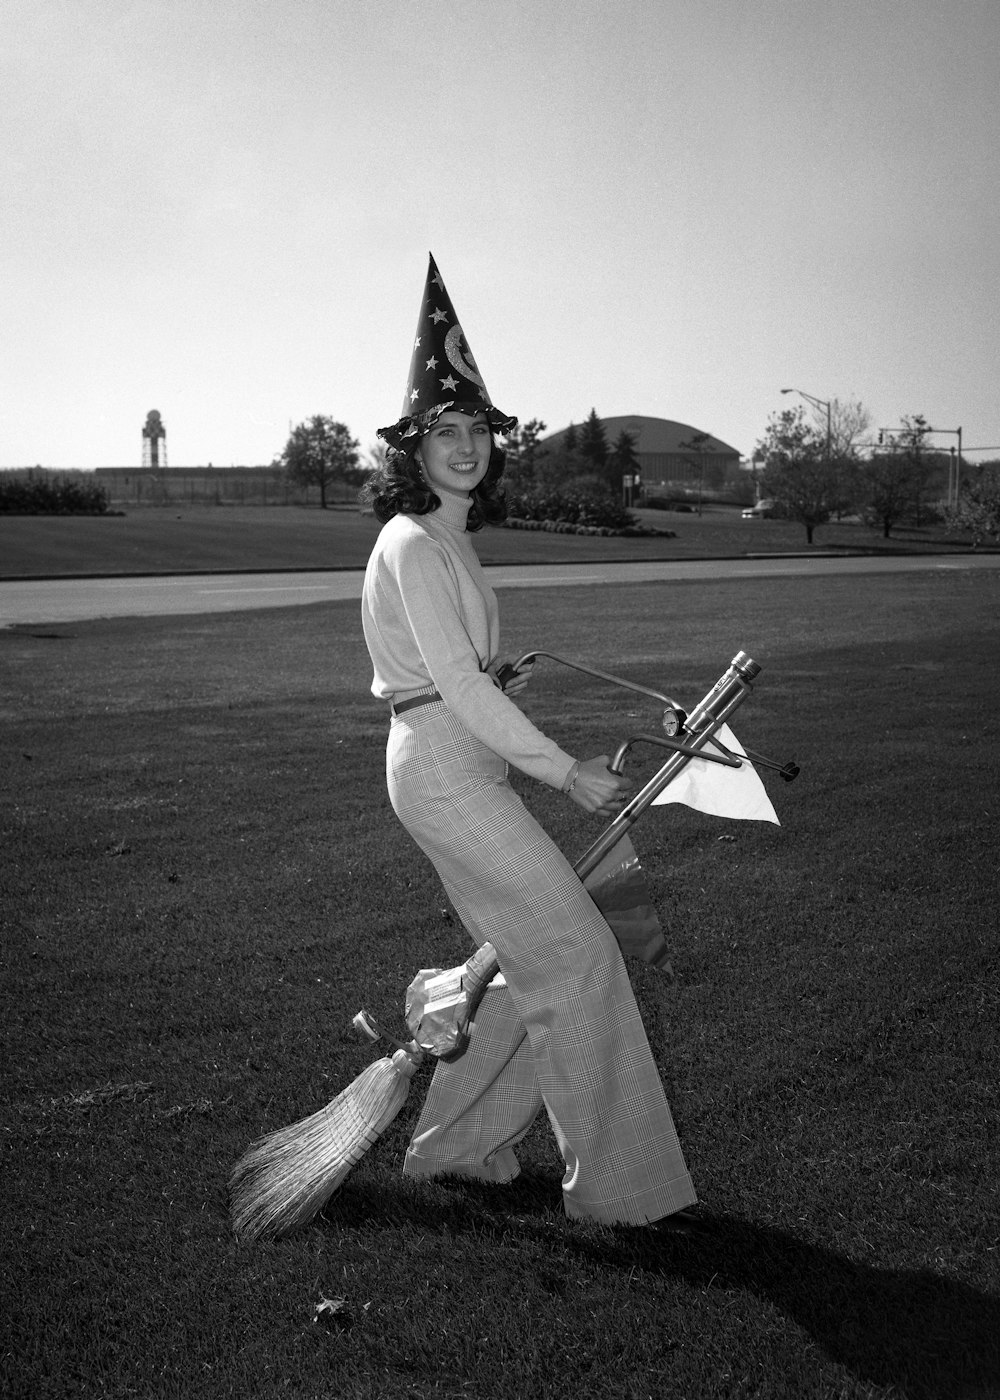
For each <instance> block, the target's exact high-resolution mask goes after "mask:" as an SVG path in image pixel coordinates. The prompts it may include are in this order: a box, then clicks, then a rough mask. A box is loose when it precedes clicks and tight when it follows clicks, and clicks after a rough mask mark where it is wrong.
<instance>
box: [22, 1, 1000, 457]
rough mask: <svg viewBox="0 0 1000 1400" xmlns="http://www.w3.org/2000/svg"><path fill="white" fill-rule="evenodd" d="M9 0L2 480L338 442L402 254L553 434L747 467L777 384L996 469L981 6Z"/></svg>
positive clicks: (409, 280)
mask: <svg viewBox="0 0 1000 1400" xmlns="http://www.w3.org/2000/svg"><path fill="white" fill-rule="evenodd" d="M3 10H4V17H3V25H2V28H0V131H2V132H3V139H2V141H0V179H2V184H0V188H2V190H3V197H2V199H0V284H2V291H0V466H3V467H12V466H23V465H33V464H36V463H37V464H41V465H43V466H50V467H85V468H89V467H94V466H129V465H138V464H139V463H140V462H141V430H142V425H143V423H144V421H145V418H146V414H147V413H148V411H149V410H150V409H153V408H155V409H157V410H158V411H159V412H160V413H161V415H162V417H163V421H164V424H165V426H166V429H167V453H168V461H169V463H170V465H172V466H187V465H199V464H205V463H208V462H212V463H213V464H215V465H216V466H229V465H233V464H250V465H256V464H262V463H266V462H270V461H271V460H272V459H273V458H274V457H275V456H277V455H278V454H279V453H280V452H281V450H282V448H283V447H284V444H285V442H286V440H287V438H288V434H289V429H290V426H291V425H294V424H296V423H299V422H302V421H303V420H305V419H307V418H309V417H311V416H312V415H314V414H327V415H329V416H331V417H333V418H335V419H337V420H339V421H341V422H344V423H346V424H347V426H348V428H349V429H350V431H351V433H352V434H353V435H354V436H355V437H356V438H357V439H358V441H359V443H360V446H361V450H362V452H365V451H367V449H369V448H370V447H371V446H372V445H373V443H374V442H375V432H376V429H377V428H378V427H379V426H381V425H383V424H387V423H392V422H393V421H395V419H396V418H397V417H398V416H399V414H400V412H401V407H402V397H403V390H404V387H405V382H406V375H407V369H408V367H409V360H410V351H411V347H412V342H413V335H414V329H415V326H416V321H417V314H418V311H419V307H420V300H421V295H422V292H423V285H424V278H425V275H426V270H427V255H428V252H433V254H434V256H435V259H436V261H437V263H438V266H439V268H440V270H441V274H442V277H443V279H444V281H445V283H446V285H447V288H448V292H449V294H450V296H451V298H452V301H453V303H454V305H455V308H456V311H457V313H458V316H459V317H460V319H461V321H462V325H463V327H464V330H465V333H466V337H467V339H468V342H469V345H470V347H471V349H472V352H473V354H474V355H475V358H476V360H477V361H478V364H479V368H480V371H481V373H482V375H483V377H484V379H485V382H486V385H487V387H488V389H489V392H490V395H491V397H492V399H493V400H494V402H495V403H497V404H498V405H499V406H500V407H501V408H502V409H503V410H504V411H505V412H507V413H512V414H516V415H518V417H520V418H521V420H522V421H526V420H528V419H531V418H539V419H542V420H543V421H544V422H545V423H546V424H547V425H548V428H549V430H550V431H555V430H557V429H559V428H562V427H565V426H566V424H567V423H569V422H571V421H573V422H577V423H578V422H580V421H582V420H583V419H584V418H585V417H586V416H587V415H588V414H589V412H590V411H591V409H592V408H593V409H596V410H597V413H598V414H599V415H600V416H601V417H612V416H617V415H620V414H647V415H651V416H654V417H662V418H671V419H676V420H679V421H680V422H683V423H686V424H690V425H692V426H693V427H695V428H696V429H697V430H700V431H705V432H709V433H711V434H712V435H713V436H715V437H717V438H720V439H721V440H722V441H724V442H726V443H727V444H729V445H730V446H733V447H735V448H737V449H738V450H739V451H740V452H741V453H743V454H747V455H748V454H749V453H750V452H752V450H753V447H754V445H755V443H756V442H757V441H758V439H759V438H760V437H761V436H762V434H763V433H764V431H765V429H766V426H767V422H768V419H769V417H770V416H771V415H772V414H774V413H777V412H780V411H781V410H782V409H784V408H787V407H789V406H790V405H791V404H792V403H793V402H803V403H805V404H808V401H807V400H802V399H799V398H797V396H782V394H781V389H782V388H786V387H791V388H795V389H797V390H802V391H804V392H805V393H806V394H808V395H810V396H811V397H812V398H814V399H820V400H824V401H825V400H829V399H834V398H836V399H839V400H841V401H845V400H852V399H856V400H860V401H861V403H862V404H863V405H864V406H865V407H866V408H867V409H868V410H869V412H870V413H871V416H872V423H873V426H874V427H893V426H897V425H898V424H899V422H900V419H901V418H902V417H903V416H904V415H912V414H923V415H924V417H925V418H926V419H927V420H928V421H929V422H930V423H931V424H932V425H933V426H934V427H937V428H941V429H945V430H954V429H955V428H957V427H959V426H960V427H961V428H962V429H963V447H965V448H966V449H976V448H978V447H989V448H995V449H997V450H995V451H994V452H993V454H992V455H994V456H997V455H1000V314H998V307H1000V236H998V221H997V191H998V189H1000V169H998V165H1000V103H998V102H997V101H996V73H997V61H998V57H1000V5H998V4H997V0H835V2H834V3H831V0H530V2H529V0H520V2H519V3H511V0H465V3H463V4H458V3H455V0H436V2H435V3H430V2H429V0H378V3H374V2H373V0H363V3H349V0H136V3H130V0H5V3H4V7H3ZM955 441H956V439H955V437H954V436H953V435H952V436H948V435H944V436H941V437H939V438H938V439H937V442H938V443H939V444H940V445H941V446H942V447H947V446H949V445H952V444H954V443H955ZM985 455H987V454H985V453H984V454H980V459H982V457H983V456H985ZM972 459H973V460H976V457H975V453H974V452H973V457H972Z"/></svg>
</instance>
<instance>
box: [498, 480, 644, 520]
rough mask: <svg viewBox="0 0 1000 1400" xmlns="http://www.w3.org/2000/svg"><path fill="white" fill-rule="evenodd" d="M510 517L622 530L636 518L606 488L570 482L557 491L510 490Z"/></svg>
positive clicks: (508, 498)
mask: <svg viewBox="0 0 1000 1400" xmlns="http://www.w3.org/2000/svg"><path fill="white" fill-rule="evenodd" d="M507 508H508V514H509V516H510V518H511V519H512V520H525V521H541V522H545V523H546V524H548V523H555V522H559V523H560V524H565V525H569V526H573V525H575V526H577V527H580V526H584V527H592V528H595V529H607V530H613V531H616V532H617V531H621V530H626V529H629V528H634V527H635V526H636V524H637V521H636V518H635V516H634V515H632V513H631V512H630V511H627V510H626V509H625V507H624V506H623V505H621V504H620V503H619V502H618V501H616V500H615V498H614V497H613V496H612V495H611V493H610V492H608V491H602V490H601V489H600V488H598V487H596V486H592V485H590V484H580V485H574V484H573V483H572V482H570V483H568V484H567V485H566V486H564V487H561V488H560V489H559V490H557V491H524V492H512V493H511V494H510V495H509V496H508V497H507Z"/></svg>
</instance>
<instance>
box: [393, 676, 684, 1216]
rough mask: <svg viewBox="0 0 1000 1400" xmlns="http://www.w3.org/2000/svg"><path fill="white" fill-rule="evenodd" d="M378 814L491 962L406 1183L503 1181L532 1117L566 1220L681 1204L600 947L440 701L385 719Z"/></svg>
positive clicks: (663, 1135) (556, 870) (680, 1159)
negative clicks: (554, 1167)
mask: <svg viewBox="0 0 1000 1400" xmlns="http://www.w3.org/2000/svg"><path fill="white" fill-rule="evenodd" d="M386 773H387V780H388V787H389V797H390V800H391V802H392V806H393V810H394V811H395V812H396V815H397V816H398V817H399V819H400V821H401V822H402V823H403V825H404V826H405V827H406V829H407V831H408V832H409V833H410V835H411V836H412V837H413V839H414V840H415V841H416V843H417V845H418V846H419V847H420V848H421V850H422V851H423V852H424V853H425V854H426V855H427V856H428V857H429V859H430V860H431V862H432V863H433V865H434V867H435V869H436V870H437V872H438V875H439V876H440V878H441V881H442V883H443V884H444V887H445V890H446V891H447V894H448V896H449V898H450V900H451V902H452V904H453V905H454V906H455V909H456V910H457V912H458V915H459V917H460V918H461V920H462V922H463V924H464V925H465V927H466V929H467V930H468V932H469V933H470V934H471V936H472V938H473V939H474V940H475V942H476V943H477V944H482V943H485V942H487V941H489V942H490V943H492V944H493V946H494V948H495V949H496V952H497V958H498V960H499V963H500V967H501V970H502V971H503V974H504V979H505V981H506V983H507V986H506V987H503V986H496V987H490V988H489V990H488V991H487V992H486V994H485V996H484V998H483V1001H482V1002H481V1004H480V1007H479V1011H478V1013H477V1015H476V1018H475V1029H474V1031H473V1033H472V1035H471V1037H470V1041H469V1046H468V1049H467V1050H466V1051H465V1053H464V1054H463V1055H461V1056H459V1057H458V1058H457V1059H455V1060H451V1061H444V1060H441V1061H439V1062H438V1064H437V1067H436V1069H435V1071H434V1076H433V1078H432V1080H431V1086H430V1090H429V1092H428V1095H427V1099H426V1102H425V1104H424V1107H423V1111H422V1113H421V1115H420V1120H419V1122H418V1124H417V1127H416V1129H415V1131H414V1134H413V1138H412V1140H411V1142H410V1145H409V1149H408V1151H407V1154H406V1161H405V1164H404V1172H405V1174H406V1175H408V1176H443V1175H448V1174H457V1175H461V1176H472V1177H478V1178H480V1179H483V1180H488V1181H496V1182H504V1181H510V1180H511V1179H512V1178H513V1177H515V1176H516V1175H517V1174H518V1171H519V1167H518V1163H517V1158H516V1156H515V1154H514V1151H513V1148H514V1146H515V1144H516V1143H517V1142H519V1141H520V1139H521V1138H522V1137H523V1136H524V1135H525V1133H526V1132H527V1131H528V1129H529V1127H530V1126H531V1124H532V1122H533V1121H534V1119H535V1117H536V1116H537V1114H538V1111H539V1109H540V1108H541V1107H542V1106H543V1105H544V1107H545V1109H546V1112H547V1114H548V1117H549V1121H550V1123H551V1126H552V1129H553V1131H554V1133H555V1136H556V1140H557V1142H558V1144H559V1148H560V1151H561V1152H562V1156H563V1160H564V1162H565V1167H566V1170H565V1174H564V1176H563V1183H562V1186H563V1201H564V1206H565V1209H566V1213H567V1214H568V1215H570V1216H584V1217H589V1218H591V1219H595V1220H600V1221H604V1222H607V1223H623V1224H642V1223H645V1222H647V1221H651V1220H658V1219H659V1218H660V1217H662V1216H664V1215H670V1214H672V1213H673V1212H674V1211H676V1210H680V1209H682V1208H683V1207H685V1206H689V1205H692V1204H693V1203H694V1201H695V1199H696V1197H695V1192H694V1187H693V1186H692V1183H691V1178H690V1176H689V1175H688V1171H687V1167H686V1165H685V1162H684V1156H683V1153H682V1151H681V1146H680V1142H679V1141H678V1138H677V1132H676V1129H675V1128H674V1123H673V1120H672V1118H671V1116H670V1108H669V1106H668V1104H667V1100H666V1095H665V1094H664V1091H663V1085H662V1084H661V1082H660V1077H659V1074H658V1072H657V1069H656V1065H655V1063H654V1061H653V1057H652V1053H651V1051H650V1048H649V1042H648V1041H647V1039H646V1033H645V1029H644V1028H643V1024H642V1018H641V1017H640V1015H639V1009H638V1007H637V1006H636V1002H635V998H634V996H633V994H632V988H631V985H630V983H629V980H628V973H627V971H626V968H625V964H624V962H623V960H622V956H621V953H620V951H619V948H618V944H617V942H616V941H615V937H614V934H613V933H612V932H611V930H610V929H609V927H608V925H607V923H606V922H605V921H604V919H603V917H602V916H601V914H600V912H599V911H598V909H597V907H596V905H595V904H594V903H593V901H592V900H591V898H590V896H589V895H588V894H587V892H586V890H585V889H584V888H583V885H582V884H581V882H580V880H579V878H578V876H577V875H576V873H575V871H574V870H573V867H572V865H571V864H570V863H569V861H567V860H566V858H565V857H564V856H563V855H562V853H561V852H560V851H559V850H558V848H557V847H556V846H555V844H554V843H553V841H552V840H551V839H550V837H549V836H548V835H547V834H546V833H545V832H544V831H543V830H542V828H541V827H540V826H539V824H538V823H537V822H536V821H535V819H534V818H533V817H532V816H531V815H530V813H529V812H528V811H527V809H526V808H525V806H524V804H523V803H522V802H521V800H520V798H519V797H518V796H517V794H516V793H515V792H514V790H513V788H511V786H510V784H509V783H508V782H507V765H506V763H505V762H504V760H503V759H502V758H500V757H499V756H498V755H497V754H495V753H494V752H493V751H492V750H491V749H489V748H487V747H486V746H485V745H484V744H482V743H480V741H479V740H478V739H476V738H475V737H474V736H473V735H472V734H470V733H469V731H468V730H467V729H466V728H465V726H464V725H463V724H462V723H461V722H460V721H459V720H457V719H456V718H455V716H454V715H453V714H451V712H450V711H449V710H448V709H447V708H446V706H445V705H444V704H443V703H442V702H436V703H432V704H429V705H423V706H419V707H417V708H415V709H412V710H408V711H406V712H405V713H404V714H403V715H400V716H397V717H394V718H393V720H392V723H391V727H390V732H389V742H388V748H387V754H386Z"/></svg>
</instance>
